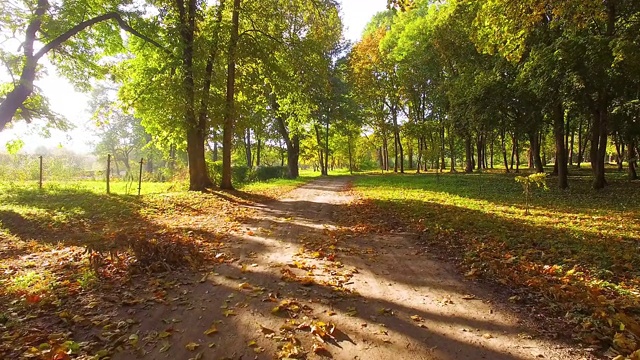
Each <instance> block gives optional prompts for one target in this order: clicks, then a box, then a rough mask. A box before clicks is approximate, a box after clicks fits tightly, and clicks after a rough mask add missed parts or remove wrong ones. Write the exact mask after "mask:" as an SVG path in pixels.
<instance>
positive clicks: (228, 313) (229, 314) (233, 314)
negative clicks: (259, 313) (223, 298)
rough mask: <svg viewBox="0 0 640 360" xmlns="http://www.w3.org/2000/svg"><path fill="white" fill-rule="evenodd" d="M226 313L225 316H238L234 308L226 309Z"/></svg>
mask: <svg viewBox="0 0 640 360" xmlns="http://www.w3.org/2000/svg"><path fill="white" fill-rule="evenodd" d="M222 313H223V314H224V317H229V316H236V315H237V314H236V312H235V311H233V310H225V311H223V312H222Z"/></svg>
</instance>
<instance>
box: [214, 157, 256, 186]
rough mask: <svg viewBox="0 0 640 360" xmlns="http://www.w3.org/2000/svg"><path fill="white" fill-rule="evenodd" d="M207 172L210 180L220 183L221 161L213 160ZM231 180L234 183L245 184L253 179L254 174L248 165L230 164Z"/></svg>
mask: <svg viewBox="0 0 640 360" xmlns="http://www.w3.org/2000/svg"><path fill="white" fill-rule="evenodd" d="M209 173H210V175H211V181H213V183H214V184H220V183H221V182H222V161H214V162H213V163H211V165H210V166H209ZM231 181H232V182H233V183H234V184H246V183H249V182H252V181H254V174H253V172H252V171H251V169H249V167H248V166H244V165H243V166H232V167H231Z"/></svg>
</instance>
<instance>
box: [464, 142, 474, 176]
mask: <svg viewBox="0 0 640 360" xmlns="http://www.w3.org/2000/svg"><path fill="white" fill-rule="evenodd" d="M464 145H465V146H464V147H465V151H466V156H467V167H466V168H465V169H464V172H466V173H472V172H473V144H472V141H471V135H467V138H466V139H465V144H464Z"/></svg>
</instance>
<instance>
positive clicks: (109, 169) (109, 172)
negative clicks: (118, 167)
mask: <svg viewBox="0 0 640 360" xmlns="http://www.w3.org/2000/svg"><path fill="white" fill-rule="evenodd" d="M110 175H111V154H109V155H107V194H111V189H110V188H109V176H110Z"/></svg>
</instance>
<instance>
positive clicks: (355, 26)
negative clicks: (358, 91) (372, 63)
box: [0, 0, 387, 153]
mask: <svg viewBox="0 0 640 360" xmlns="http://www.w3.org/2000/svg"><path fill="white" fill-rule="evenodd" d="M340 2H341V3H342V19H343V23H344V26H345V37H346V38H347V39H348V40H351V41H352V42H356V41H357V40H358V39H360V36H361V35H362V31H363V30H364V28H365V26H366V25H367V23H368V22H369V20H370V19H371V17H372V16H373V15H375V14H376V13H378V12H380V11H383V10H384V9H385V7H386V5H387V0H340ZM47 68H49V71H48V72H49V74H48V75H46V76H44V77H43V78H42V79H41V80H39V81H37V83H36V84H37V86H39V87H40V88H42V90H43V93H44V94H45V96H47V97H48V98H49V102H50V104H51V108H52V109H53V110H54V111H55V112H57V113H59V114H62V115H63V116H65V117H66V118H67V119H68V120H70V121H71V122H72V123H73V124H75V126H76V127H75V129H74V130H72V131H69V132H66V133H64V132H60V131H52V136H51V137H49V138H45V137H42V136H41V135H40V134H38V130H37V126H33V125H27V124H26V123H24V122H19V123H16V124H15V125H14V127H13V128H12V129H9V130H4V131H3V132H0V152H4V151H5V144H6V143H7V142H8V141H11V140H16V139H21V140H23V141H24V142H25V147H24V149H23V150H24V151H26V152H34V150H35V149H36V148H37V147H39V146H45V147H49V148H51V147H57V146H62V147H65V148H67V149H70V150H73V151H75V152H78V153H90V152H91V151H92V149H93V145H92V142H95V141H96V139H95V138H94V136H93V131H92V130H91V127H92V126H93V125H92V124H91V121H90V114H89V112H88V110H87V108H88V105H87V104H88V101H89V95H88V94H83V93H79V92H77V91H75V90H74V88H73V86H72V85H71V84H69V82H68V81H67V80H65V79H63V78H61V77H59V76H57V74H56V73H55V70H54V69H52V68H51V67H47Z"/></svg>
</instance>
